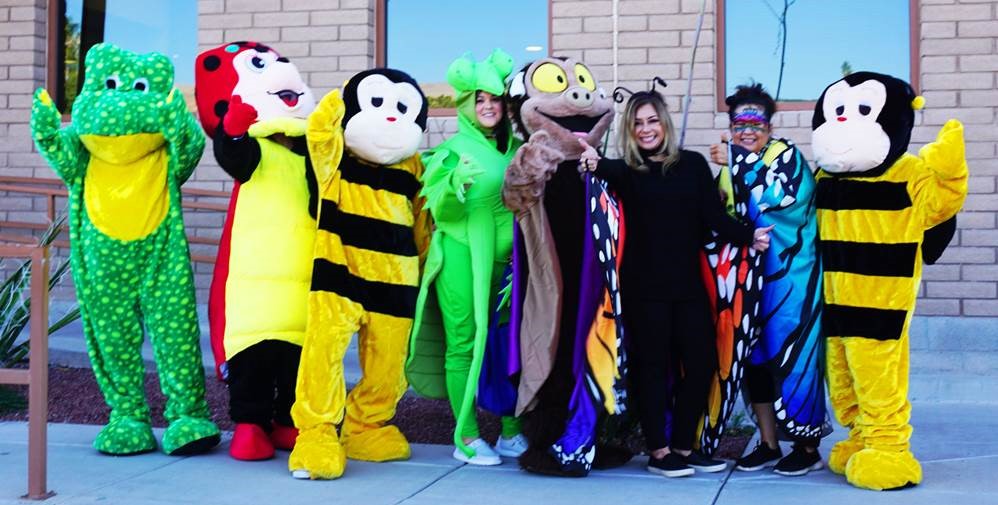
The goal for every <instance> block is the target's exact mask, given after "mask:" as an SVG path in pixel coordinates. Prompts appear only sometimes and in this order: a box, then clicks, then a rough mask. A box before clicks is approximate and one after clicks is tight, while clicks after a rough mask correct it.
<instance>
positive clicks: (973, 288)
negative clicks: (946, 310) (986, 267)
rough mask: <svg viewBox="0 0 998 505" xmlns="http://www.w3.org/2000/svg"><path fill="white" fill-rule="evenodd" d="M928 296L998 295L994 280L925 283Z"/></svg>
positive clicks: (971, 296) (972, 296)
mask: <svg viewBox="0 0 998 505" xmlns="http://www.w3.org/2000/svg"><path fill="white" fill-rule="evenodd" d="M925 287H926V290H925V293H926V297H927V298H994V297H995V296H996V295H998V291H996V290H995V283H993V282H973V281H962V282H945V281H930V282H926V283H925Z"/></svg>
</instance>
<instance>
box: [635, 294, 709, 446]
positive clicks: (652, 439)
mask: <svg viewBox="0 0 998 505" xmlns="http://www.w3.org/2000/svg"><path fill="white" fill-rule="evenodd" d="M624 307H625V309H624V317H625V318H626V321H625V322H626V324H627V332H628V333H627V334H628V338H629V348H630V353H629V356H630V359H631V361H630V372H629V379H630V383H631V389H632V394H633V395H634V397H635V399H636V401H637V410H638V415H639V417H640V419H641V431H643V432H644V435H645V440H646V442H647V444H648V448H649V449H650V450H654V449H660V448H662V447H666V446H668V447H671V448H672V449H679V450H689V449H692V448H693V439H694V438H695V437H696V433H697V424H698V423H699V421H700V416H701V415H702V414H703V411H704V409H705V408H706V406H707V394H708V393H709V392H710V383H711V380H713V377H714V374H715V373H716V372H717V344H716V343H715V341H716V336H715V332H714V326H713V324H711V320H710V308H709V307H708V305H707V300H706V298H703V297H698V298H697V299H693V300H675V301H649V300H637V301H631V302H630V303H627V304H625V305H624ZM680 370H682V372H681V373H680ZM670 376H674V377H675V384H674V387H673V392H674V395H673V394H670V389H669V383H670V380H671V379H670ZM670 404H672V406H673V409H672V411H673V417H672V419H673V422H672V434H671V435H672V436H671V437H669V436H668V434H667V433H666V431H667V429H668V427H667V426H666V424H667V423H666V412H667V411H668V410H669V406H670ZM670 441H671V442H670Z"/></svg>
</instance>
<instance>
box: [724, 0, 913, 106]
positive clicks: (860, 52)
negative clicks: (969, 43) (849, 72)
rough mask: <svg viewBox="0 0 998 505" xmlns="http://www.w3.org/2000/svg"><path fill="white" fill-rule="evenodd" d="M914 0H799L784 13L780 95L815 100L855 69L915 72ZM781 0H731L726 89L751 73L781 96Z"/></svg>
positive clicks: (897, 73)
mask: <svg viewBox="0 0 998 505" xmlns="http://www.w3.org/2000/svg"><path fill="white" fill-rule="evenodd" d="M908 2H909V0H834V1H831V0H797V3H795V4H794V5H792V6H791V7H790V10H789V11H788V13H789V15H788V17H787V19H788V22H787V27H788V30H787V31H788V34H789V36H788V37H787V58H786V66H785V68H784V71H783V90H782V92H781V97H780V98H781V99H782V100H795V99H796V100H813V99H816V98H817V97H818V95H820V94H821V91H822V90H823V89H824V88H825V86H827V85H829V84H831V83H832V82H834V81H836V80H838V79H839V78H841V77H842V72H841V66H842V62H843V61H848V62H849V63H850V65H851V66H852V69H853V71H860V70H871V71H876V72H881V73H885V74H890V75H894V76H897V77H899V78H902V79H904V80H906V81H908V80H910V79H911V74H910V56H909V49H908V46H909V43H908V35H909V33H908V31H909V28H908V27H909V18H908ZM767 3H768V4H769V5H770V6H772V7H773V8H774V9H776V10H777V12H780V11H781V10H782V8H783V0H728V1H727V2H725V4H726V8H727V10H726V12H725V24H726V27H725V30H726V32H727V38H726V44H725V60H726V62H725V68H726V73H727V80H726V82H725V84H726V86H727V90H728V94H731V93H732V92H733V91H734V87H735V86H736V85H738V84H741V83H747V82H749V81H750V80H752V79H754V80H756V81H757V82H761V83H762V84H763V85H765V86H766V88H767V89H768V90H769V92H770V94H772V95H773V96H776V84H777V80H778V77H779V72H780V53H779V38H778V33H779V24H778V22H777V18H776V16H774V14H773V13H772V12H771V11H770V9H768V8H767V7H766V4H767Z"/></svg>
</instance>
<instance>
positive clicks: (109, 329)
mask: <svg viewBox="0 0 998 505" xmlns="http://www.w3.org/2000/svg"><path fill="white" fill-rule="evenodd" d="M86 69H87V75H86V81H85V82H84V84H83V89H82V90H81V91H80V94H79V95H78V96H77V98H76V102H75V103H74V104H73V112H72V123H71V124H69V125H68V126H66V127H65V128H62V129H60V128H59V126H60V115H59V111H58V110H57V109H56V107H55V105H53V103H52V100H51V98H50V97H49V95H48V93H46V92H45V90H43V89H40V90H38V91H37V92H36V93H35V99H34V104H33V107H32V116H31V130H32V135H33V136H34V140H35V144H36V145H37V147H38V151H39V152H40V153H41V155H42V156H43V157H44V158H45V159H46V160H47V161H48V162H49V164H50V165H51V166H52V168H53V170H55V172H56V174H58V175H59V177H60V178H62V180H63V181H65V183H66V187H67V189H68V190H69V223H70V224H69V236H70V241H71V243H72V250H71V253H70V254H71V264H72V269H73V281H74V283H75V284H76V296H77V298H78V299H79V302H80V311H81V317H82V320H83V333H84V335H85V337H86V340H87V350H88V353H89V354H90V362H91V364H92V365H93V370H94V375H95V376H96V378H97V384H98V386H100V388H101V392H102V393H103V394H104V400H105V401H106V402H107V404H108V406H109V407H110V408H111V415H110V422H109V423H108V424H107V426H105V427H104V428H103V429H102V430H101V432H100V433H99V434H98V435H97V438H96V439H95V440H94V448H95V449H97V450H98V451H100V452H103V453H106V454H114V455H123V454H136V453H141V452H148V451H152V450H155V449H156V439H155V438H154V437H153V433H152V428H151V425H150V418H149V406H148V405H147V404H146V400H145V392H144V389H143V379H144V377H145V365H144V363H143V361H142V354H141V350H142V339H143V327H144V328H145V330H146V331H147V332H148V333H149V338H150V340H151V341H152V345H153V351H154V356H155V360H156V365H157V369H158V372H159V377H160V384H161V387H162V389H163V393H164V394H165V395H166V397H167V402H166V410H165V412H164V416H165V417H166V419H167V421H168V422H169V423H170V424H169V427H168V428H167V429H166V432H165V433H164V434H163V451H164V452H166V453H167V454H173V455H187V454H194V453H199V452H204V451H206V450H208V449H211V448H212V447H214V446H215V445H217V444H218V442H219V440H220V435H219V431H218V427H217V426H215V424H214V423H212V422H211V421H210V420H209V412H208V404H207V402H206V401H205V390H204V368H203V365H202V361H201V347H200V345H199V327H198V318H197V313H196V311H195V306H196V305H195V298H194V276H193V272H192V270H191V262H190V252H189V249H188V246H187V237H186V236H185V234H184V221H183V214H182V212H181V207H180V185H181V184H183V183H184V181H186V180H187V178H188V177H190V175H191V173H192V172H193V171H194V167H195V166H197V163H198V161H199V160H200V159H201V153H202V151H203V150H204V136H203V135H202V134H201V132H200V131H199V127H198V124H197V122H196V121H195V119H194V117H193V116H192V115H191V114H190V112H188V111H187V105H186V104H185V103H184V99H183V96H182V95H181V94H180V93H179V92H178V91H177V90H176V89H174V88H173V65H172V63H170V59H169V58H168V57H166V56H164V55H162V54H158V53H148V54H136V53H132V52H130V51H126V50H123V49H121V48H118V47H117V46H114V45H111V44H97V45H95V46H93V48H91V50H90V51H89V52H88V53H87V57H86Z"/></svg>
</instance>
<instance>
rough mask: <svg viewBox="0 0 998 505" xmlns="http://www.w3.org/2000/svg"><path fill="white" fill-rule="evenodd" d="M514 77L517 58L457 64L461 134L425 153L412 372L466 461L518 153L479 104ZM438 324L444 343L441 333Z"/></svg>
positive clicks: (504, 255) (453, 73)
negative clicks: (447, 408) (438, 406)
mask: <svg viewBox="0 0 998 505" xmlns="http://www.w3.org/2000/svg"><path fill="white" fill-rule="evenodd" d="M512 69H513V60H512V58H511V57H510V56H509V55H508V54H506V53H504V52H503V51H501V50H498V49H496V50H495V51H493V52H492V54H491V55H490V56H489V57H488V59H486V60H484V61H480V62H475V61H473V60H472V59H471V58H470V56H469V55H466V56H463V57H461V58H458V59H457V60H456V61H454V62H453V63H451V65H450V67H449V68H448V70H447V81H448V82H449V83H450V84H451V86H453V87H454V89H455V90H457V106H458V107H457V111H458V133H457V135H455V136H453V137H451V138H450V139H448V140H446V141H444V142H443V143H442V144H440V145H439V146H437V147H435V148H433V149H431V150H429V151H427V152H426V153H424V154H423V163H424V164H425V165H426V172H425V176H424V178H423V184H424V189H423V195H425V196H426V200H427V206H428V207H429V209H430V213H431V214H432V215H433V219H434V222H435V223H436V230H435V231H434V234H433V238H432V240H431V242H430V252H429V256H428V257H427V260H426V270H425V274H424V276H423V281H422V285H421V286H420V290H419V298H418V299H417V301H416V320H415V322H414V324H413V334H412V338H411V339H410V343H409V349H410V351H409V358H408V360H407V363H406V374H407V376H408V379H409V383H410V385H411V386H412V387H413V388H414V389H415V390H416V391H417V392H419V393H420V394H422V395H424V396H428V397H430V398H449V399H450V402H451V408H452V409H453V412H454V417H455V418H456V419H457V425H456V427H455V430H454V444H455V445H456V446H457V447H458V448H459V450H460V451H461V452H463V453H464V454H465V455H466V456H468V457H473V456H474V455H475V451H474V449H471V448H469V447H468V446H467V445H465V444H464V443H463V440H462V438H471V439H475V438H478V436H479V433H478V426H477V423H476V422H475V408H474V406H475V396H476V393H477V391H478V383H479V374H480V372H481V367H482V359H483V356H484V351H485V343H486V336H487V331H488V326H489V314H490V313H491V307H494V306H495V303H494V302H495V300H494V299H495V296H496V293H497V292H498V286H499V283H500V281H501V276H502V273H503V269H504V267H505V266H506V265H507V264H508V263H509V259H510V255H511V254H512V250H513V214H512V213H511V212H510V211H509V210H507V209H506V207H505V206H503V203H502V197H501V191H502V182H503V178H504V177H505V174H506V167H507V166H508V165H509V162H510V160H511V159H512V157H513V154H514V153H515V152H516V150H517V148H518V147H519V145H520V142H519V141H518V140H517V139H515V138H514V137H513V135H512V131H511V128H510V126H509V123H508V121H502V122H500V123H499V125H498V126H496V129H503V131H497V132H496V133H497V135H496V138H489V137H487V136H486V133H487V130H486V131H483V128H482V126H480V125H479V123H478V121H477V119H476V114H475V99H476V93H477V92H478V91H479V90H480V91H485V92H488V93H490V94H492V95H496V96H499V95H502V94H503V92H504V91H505V85H504V80H505V79H506V77H507V76H509V74H510V72H511V71H512ZM438 299H439V304H438V303H437V300H438ZM490 302H491V303H490ZM438 305H439V308H438ZM438 314H439V315H438ZM441 319H442V321H441ZM441 322H442V326H443V333H444V335H446V336H444V335H441V334H440V333H441V332H440V327H439V326H440V324H441ZM519 432H520V429H519V423H518V422H517V420H516V419H515V418H511V417H510V418H507V417H504V418H503V437H504V438H507V439H508V438H512V437H513V436H516V435H517V434H519ZM455 454H456V453H455Z"/></svg>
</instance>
